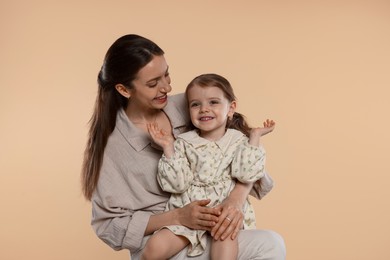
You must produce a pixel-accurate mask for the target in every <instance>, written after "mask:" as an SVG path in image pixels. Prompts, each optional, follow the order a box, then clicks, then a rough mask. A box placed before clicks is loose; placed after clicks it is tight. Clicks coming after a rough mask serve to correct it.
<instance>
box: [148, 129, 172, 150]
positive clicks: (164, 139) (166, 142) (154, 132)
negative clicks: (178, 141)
mask: <svg viewBox="0 0 390 260" xmlns="http://www.w3.org/2000/svg"><path fill="white" fill-rule="evenodd" d="M146 126H147V128H148V132H149V134H150V137H151V138H152V139H153V141H154V142H155V143H156V144H158V145H159V146H161V147H163V148H164V147H168V146H171V145H172V144H173V142H174V141H175V139H174V138H173V136H172V135H171V134H169V133H168V132H166V131H164V130H163V129H160V128H159V127H158V124H157V123H153V124H147V125H146Z"/></svg>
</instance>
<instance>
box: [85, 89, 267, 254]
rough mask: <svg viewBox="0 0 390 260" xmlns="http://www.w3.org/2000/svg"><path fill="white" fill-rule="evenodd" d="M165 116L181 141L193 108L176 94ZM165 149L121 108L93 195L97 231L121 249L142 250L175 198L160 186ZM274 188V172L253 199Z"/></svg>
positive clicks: (259, 184)
mask: <svg viewBox="0 0 390 260" xmlns="http://www.w3.org/2000/svg"><path fill="white" fill-rule="evenodd" d="M164 112H165V113H166V115H167V116H168V118H169V119H170V122H171V125H172V127H173V134H174V136H175V137H176V136H177V135H179V134H181V133H182V132H184V131H185V130H186V125H187V124H188V122H189V114H188V108H187V104H186V101H185V97H184V95H183V94H178V95H174V96H170V97H169V99H168V105H167V106H166V107H165V108H164ZM161 156H162V150H161V149H159V148H158V147H156V145H155V144H152V143H151V141H150V139H149V136H148V134H147V133H145V132H143V131H142V130H140V129H138V128H137V127H136V126H135V125H133V124H132V123H131V121H130V120H129V119H128V117H127V115H126V113H125V111H124V110H120V111H119V112H118V115H117V119H116V126H115V129H114V131H113V132H112V134H111V135H110V137H109V139H108V143H107V146H106V148H105V152H104V157H103V164H102V167H101V170H100V177H99V181H98V185H97V188H96V190H95V192H94V193H93V195H92V200H91V202H92V222H91V223H92V227H93V229H94V230H95V232H96V234H97V236H98V237H99V238H100V239H102V240H103V241H104V242H105V243H107V244H108V245H109V246H110V247H112V248H113V249H115V250H120V249H124V248H126V249H129V250H130V252H136V251H137V250H139V249H141V245H142V241H143V239H144V234H145V229H146V226H147V224H148V222H149V217H150V216H151V215H152V214H156V213H159V212H162V211H164V209H165V205H166V203H167V201H168V199H169V196H170V194H169V193H166V192H164V191H163V190H162V189H161V188H160V186H159V184H158V182H157V177H156V176H157V166H158V162H159V160H160V158H161ZM272 187H273V181H272V179H271V177H270V176H269V175H268V174H265V175H264V177H263V178H261V179H260V180H259V181H257V182H256V183H255V184H254V187H253V189H252V191H251V195H252V196H254V197H256V198H258V199H261V198H262V197H263V196H264V195H266V194H267V193H268V192H269V191H270V190H271V189H272Z"/></svg>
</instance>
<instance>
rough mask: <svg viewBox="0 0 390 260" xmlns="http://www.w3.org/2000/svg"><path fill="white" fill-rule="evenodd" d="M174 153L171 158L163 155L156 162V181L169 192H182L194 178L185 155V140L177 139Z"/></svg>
mask: <svg viewBox="0 0 390 260" xmlns="http://www.w3.org/2000/svg"><path fill="white" fill-rule="evenodd" d="M174 147H175V153H174V155H173V156H172V157H171V158H169V159H168V158H167V157H165V156H164V155H163V156H162V158H161V159H160V161H159V164H158V173H157V181H158V182H159V184H160V186H161V188H162V189H163V190H164V191H166V192H170V193H183V192H184V191H186V190H187V189H188V188H189V186H190V184H191V182H192V181H193V179H194V174H193V172H192V170H191V168H190V164H189V161H188V159H187V157H186V148H185V142H184V141H183V140H181V139H177V140H176V141H175V144H174Z"/></svg>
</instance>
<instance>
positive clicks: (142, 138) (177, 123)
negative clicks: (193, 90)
mask: <svg viewBox="0 0 390 260" xmlns="http://www.w3.org/2000/svg"><path fill="white" fill-rule="evenodd" d="M183 98H184V96H183ZM168 99H169V100H168V104H167V106H166V107H165V108H164V109H163V111H164V112H165V114H166V115H167V116H168V118H169V120H170V121H171V125H172V127H173V135H174V136H175V137H176V136H177V135H179V134H180V133H182V132H183V131H184V130H185V128H186V126H187V120H188V116H186V113H188V112H187V111H186V110H185V109H183V108H181V107H179V106H177V104H175V102H174V101H175V100H171V98H170V97H168ZM115 127H116V128H117V129H118V131H119V132H120V133H121V134H122V136H123V137H124V138H125V139H126V141H127V142H128V143H129V144H130V145H131V146H132V147H133V148H134V150H136V151H137V152H140V151H142V150H143V149H145V147H146V146H148V145H149V144H151V145H152V147H154V148H159V146H158V145H156V144H154V143H152V142H151V140H150V137H149V135H148V134H147V133H145V132H143V131H142V130H140V129H138V128H137V127H136V126H135V125H134V124H133V123H132V122H131V121H130V120H129V118H128V117H127V115H126V112H125V110H124V109H123V108H122V109H120V110H119V111H118V113H117V118H116V126H115ZM159 149H161V148H159Z"/></svg>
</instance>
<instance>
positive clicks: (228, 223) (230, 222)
mask: <svg viewBox="0 0 390 260" xmlns="http://www.w3.org/2000/svg"><path fill="white" fill-rule="evenodd" d="M242 207H243V204H242V203H241V202H240V200H236V199H234V198H231V197H228V198H227V199H226V200H225V201H224V202H222V203H221V204H220V205H218V206H217V207H216V209H218V210H220V211H221V215H220V216H219V221H218V223H217V224H216V225H215V226H214V227H213V228H212V229H211V236H212V237H213V238H214V239H215V240H218V239H221V240H225V239H226V238H228V237H229V236H230V237H231V238H232V239H235V238H236V237H237V235H238V232H239V231H240V229H242V226H243V219H244V214H243V212H242Z"/></svg>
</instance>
